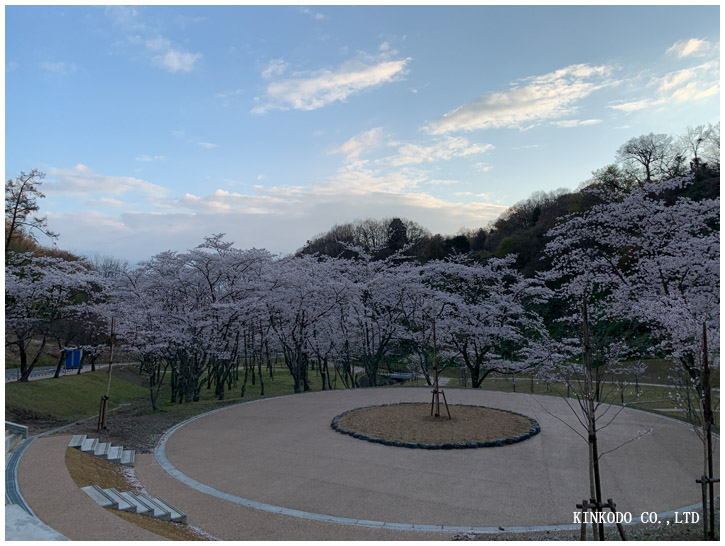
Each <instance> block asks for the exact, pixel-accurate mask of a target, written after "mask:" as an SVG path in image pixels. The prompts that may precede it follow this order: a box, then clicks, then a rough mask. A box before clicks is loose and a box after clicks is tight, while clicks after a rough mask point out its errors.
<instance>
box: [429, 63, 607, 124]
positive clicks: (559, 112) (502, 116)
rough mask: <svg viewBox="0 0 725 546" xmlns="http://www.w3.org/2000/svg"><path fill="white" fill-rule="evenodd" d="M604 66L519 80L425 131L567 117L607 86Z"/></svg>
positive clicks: (578, 67) (581, 66) (574, 67)
mask: <svg viewBox="0 0 725 546" xmlns="http://www.w3.org/2000/svg"><path fill="white" fill-rule="evenodd" d="M611 71H612V69H611V68H610V67H608V66H591V65H588V64H578V65H572V66H568V67H566V68H562V69H560V70H556V71H554V72H550V73H549V74H544V75H543V76H534V77H530V78H526V79H525V80H523V82H522V84H514V86H513V87H511V88H509V89H504V90H502V91H494V92H490V93H486V94H485V95H482V96H481V97H479V98H478V99H476V100H474V101H473V102H469V103H467V104H464V105H463V106H460V107H458V108H456V109H455V110H453V111H451V112H448V113H447V114H445V115H444V116H442V117H440V118H438V119H437V120H435V121H433V122H431V123H429V124H428V125H427V126H426V127H424V129H425V130H427V131H428V132H429V133H431V134H435V135H440V134H445V133H450V132H455V131H474V130H477V129H490V128H498V127H518V128H521V127H523V126H525V125H528V124H531V123H537V122H540V121H542V120H546V119H551V118H559V117H564V116H567V115H570V114H571V113H573V112H574V111H575V110H576V103H577V102H579V101H581V100H582V99H584V98H585V97H587V96H589V95H590V94H591V93H593V92H594V91H596V90H597V89H601V88H602V87H604V86H606V85H609V84H610V83H612V82H610V81H609V80H608V76H609V74H610V73H611Z"/></svg>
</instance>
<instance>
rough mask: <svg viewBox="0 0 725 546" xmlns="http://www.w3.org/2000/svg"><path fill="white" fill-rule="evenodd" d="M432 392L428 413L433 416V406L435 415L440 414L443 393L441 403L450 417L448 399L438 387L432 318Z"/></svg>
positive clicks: (434, 324)
mask: <svg viewBox="0 0 725 546" xmlns="http://www.w3.org/2000/svg"><path fill="white" fill-rule="evenodd" d="M431 392H432V393H433V398H432V399H431V402H430V414H431V417H432V416H434V413H433V407H434V406H435V417H440V416H441V397H440V395H441V394H443V403H444V404H445V406H446V412H447V413H448V418H449V419H450V418H451V411H450V410H449V409H448V401H447V400H446V395H445V393H444V392H443V391H442V390H440V389H439V388H438V358H437V354H436V321H435V319H433V390H432V391H431Z"/></svg>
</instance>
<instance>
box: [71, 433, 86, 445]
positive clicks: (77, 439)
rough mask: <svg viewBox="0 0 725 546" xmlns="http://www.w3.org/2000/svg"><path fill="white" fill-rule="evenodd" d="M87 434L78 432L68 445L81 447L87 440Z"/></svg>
mask: <svg viewBox="0 0 725 546" xmlns="http://www.w3.org/2000/svg"><path fill="white" fill-rule="evenodd" d="M85 439H86V435H85V434H76V435H75V436H73V438H71V441H70V443H69V444H68V447H75V448H77V449H80V448H81V444H82V443H83V442H84V441H85Z"/></svg>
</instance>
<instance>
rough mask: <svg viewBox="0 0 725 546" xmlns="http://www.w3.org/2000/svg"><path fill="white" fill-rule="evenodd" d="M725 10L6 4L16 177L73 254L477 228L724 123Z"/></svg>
mask: <svg viewBox="0 0 725 546" xmlns="http://www.w3.org/2000/svg"><path fill="white" fill-rule="evenodd" d="M719 20H720V16H719V6H704V7H702V6H700V7H675V6H664V7H663V6H647V7H625V6H614V7H612V6H609V7H549V6H518V7H516V6H509V7H493V6H468V7H435V6H408V7H384V6H358V7H353V6H316V7H315V6H310V7H300V6H265V7H252V6H221V7H201V6H135V7H124V6H112V7H89V6H8V7H6V8H5V137H6V141H5V176H6V178H14V177H15V176H17V175H18V174H20V172H21V171H25V172H27V171H29V170H30V169H32V168H39V169H40V170H42V171H44V172H45V173H46V174H47V177H46V180H45V182H44V184H43V190H44V192H45V193H46V199H44V200H42V202H41V207H42V211H43V212H44V213H47V215H48V218H49V223H50V225H51V227H52V228H53V229H54V230H55V231H58V232H60V234H61V237H60V239H59V241H58V244H59V246H61V247H63V248H68V249H71V250H74V251H76V252H79V253H81V254H94V253H102V254H113V255H116V256H118V257H122V258H126V259H129V260H131V261H136V260H139V259H143V258H145V257H149V256H151V255H152V254H154V253H156V252H159V251H162V250H166V249H174V250H184V249H187V248H191V247H194V246H195V245H197V244H198V243H200V242H201V241H202V239H203V237H204V236H205V235H208V234H211V233H218V232H224V233H227V234H228V239H230V240H233V241H235V242H236V243H237V245H238V246H240V247H252V246H255V247H265V248H268V249H270V250H272V251H274V252H290V251H294V250H295V249H297V248H299V247H300V246H302V245H303V244H304V243H305V241H306V240H307V239H309V238H311V237H312V236H314V235H315V234H317V233H320V232H322V231H325V230H327V229H328V228H330V227H331V226H332V225H333V224H335V223H341V222H346V221H351V220H354V219H357V218H366V217H377V218H381V217H390V216H400V217H405V218H409V219H411V220H415V221H417V222H419V223H420V224H422V225H423V226H425V227H427V228H428V229H430V230H431V231H433V232H434V233H435V232H441V233H444V234H452V233H455V232H456V231H457V230H458V229H459V228H461V227H468V228H478V227H481V226H485V225H486V224H488V222H489V221H491V220H493V219H495V218H496V217H498V215H499V214H500V213H501V212H502V211H503V210H505V207H506V206H510V205H512V204H514V203H515V202H517V201H519V200H522V199H525V198H526V197H528V196H529V195H530V194H531V193H532V192H534V191H540V190H543V191H551V190H554V189H557V188H560V187H568V188H576V187H577V186H578V185H579V184H580V183H581V182H583V181H585V180H586V179H588V178H589V177H590V174H591V171H592V170H594V169H597V168H600V167H603V166H604V165H606V164H608V163H611V162H612V161H613V159H614V154H615V152H616V150H617V148H618V147H619V146H620V145H621V144H622V143H624V142H625V141H626V140H628V139H629V138H631V137H633V136H638V135H640V134H644V133H649V132H655V133H668V134H673V135H677V134H681V133H683V132H684V130H685V128H686V127H687V126H688V125H690V126H694V125H699V124H702V123H717V122H719V120H720V110H719V103H720V88H719V81H720V62H719V58H720V57H719V50H720V36H719Z"/></svg>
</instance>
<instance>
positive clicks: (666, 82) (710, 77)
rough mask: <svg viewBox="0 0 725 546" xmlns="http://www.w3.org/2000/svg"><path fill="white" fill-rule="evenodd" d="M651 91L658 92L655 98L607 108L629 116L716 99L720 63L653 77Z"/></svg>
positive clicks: (718, 90)
mask: <svg viewBox="0 0 725 546" xmlns="http://www.w3.org/2000/svg"><path fill="white" fill-rule="evenodd" d="M648 87H649V88H654V89H655V93H654V95H655V96H648V97H643V98H636V99H629V100H626V99H625V100H618V101H613V102H612V103H610V104H609V105H608V108H611V109H613V110H619V111H622V112H625V113H630V112H636V111H638V110H644V109H646V108H655V107H660V106H664V105H665V104H668V103H677V102H688V101H693V100H701V99H705V98H708V97H711V96H713V95H717V94H718V93H719V92H720V62H719V60H712V61H709V62H706V63H703V64H700V65H697V66H692V67H689V68H685V69H683V70H677V71H674V72H670V73H668V74H665V75H664V76H658V77H654V78H652V79H651V81H650V82H649V84H648Z"/></svg>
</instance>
